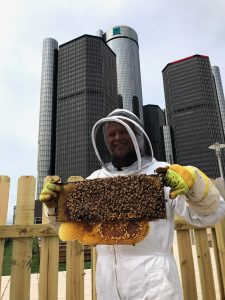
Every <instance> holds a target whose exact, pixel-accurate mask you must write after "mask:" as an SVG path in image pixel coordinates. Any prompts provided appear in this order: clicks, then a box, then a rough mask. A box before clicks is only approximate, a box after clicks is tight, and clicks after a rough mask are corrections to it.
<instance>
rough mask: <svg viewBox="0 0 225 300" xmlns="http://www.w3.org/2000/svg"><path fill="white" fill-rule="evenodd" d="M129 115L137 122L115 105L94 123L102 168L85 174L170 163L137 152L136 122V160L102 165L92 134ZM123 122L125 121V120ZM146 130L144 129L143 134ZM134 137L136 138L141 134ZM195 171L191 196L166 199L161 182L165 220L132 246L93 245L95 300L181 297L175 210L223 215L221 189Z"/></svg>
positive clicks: (192, 215)
mask: <svg viewBox="0 0 225 300" xmlns="http://www.w3.org/2000/svg"><path fill="white" fill-rule="evenodd" d="M121 113H122V114H121ZM121 115H122V117H121ZM127 118H128V119H129V118H131V119H132V123H133V124H135V122H134V120H135V118H136V116H134V115H133V114H132V113H130V112H128V111H126V110H116V111H115V112H114V113H113V114H112V115H111V116H109V117H108V118H105V119H102V120H100V121H99V122H97V123H96V124H95V126H94V127H93V131H92V141H93V145H94V148H95V151H96V155H97V157H98V158H99V160H100V162H101V164H102V165H103V167H102V169H100V170H97V171H95V172H94V173H92V174H91V176H89V177H88V179H94V178H104V177H109V176H118V175H128V174H131V173H140V174H148V175H150V174H153V173H155V170H156V169H157V168H158V167H165V166H167V165H168V164H167V163H165V162H158V161H156V160H155V159H154V158H153V155H152V157H151V158H150V157H141V154H140V151H139V149H138V147H137V145H139V148H141V147H140V141H137V140H135V141H134V139H135V138H136V136H134V135H137V132H138V131H139V133H140V131H142V129H140V123H139V124H138V122H137V124H136V126H137V130H135V131H136V132H135V133H134V134H133V135H132V134H130V135H131V137H132V140H133V142H134V146H135V151H136V154H137V158H138V161H137V162H135V163H134V164H132V165H131V166H129V167H127V168H123V169H122V171H117V170H116V169H115V168H114V167H113V165H112V164H111V163H109V164H107V165H104V164H103V162H102V161H101V158H100V157H99V154H98V150H97V148H96V145H95V136H96V131H97V130H98V126H99V124H100V123H101V124H102V123H104V122H107V121H118V122H119V123H124V122H123V121H124V120H127ZM137 120H138V119H137ZM125 124H126V125H127V123H125ZM126 125H124V126H126ZM127 126H128V125H127ZM130 130H131V129H130ZM128 132H129V130H128ZM129 133H130V132H129ZM144 134H145V133H143V134H142V137H143V136H144ZM138 136H139V137H140V135H139V134H138ZM137 151H139V153H137ZM142 156H143V155H142ZM195 172H196V174H198V176H197V180H196V183H195V186H194V188H193V190H192V191H190V198H187V197H186V196H179V197H177V198H176V199H174V200H171V199H170V198H169V188H167V187H165V189H164V191H165V201H166V210H167V219H165V220H158V221H155V222H150V231H149V233H148V235H147V236H146V238H145V239H144V240H143V241H141V242H139V243H137V244H136V245H135V246H132V245H114V246H108V245H99V246H97V254H98V259H97V268H96V290H97V299H98V300H181V299H182V291H181V285H180V280H179V276H178V272H177V266H176V262H175V259H174V257H173V254H172V245H173V237H174V214H177V215H179V216H181V217H183V218H184V219H186V220H187V221H188V222H189V223H191V224H194V225H197V226H205V225H209V224H214V223H216V222H217V221H218V220H219V219H220V218H222V217H223V216H224V215H225V203H224V201H223V199H222V198H221V197H220V195H219V192H218V191H217V190H216V189H215V187H214V186H213V185H212V184H211V183H210V184H207V189H206V188H205V185H206V183H205V181H204V179H203V178H202V175H201V174H199V173H198V170H197V169H196V170H195ZM196 187H197V188H196ZM188 201H189V202H188ZM193 203H194V204H193ZM201 212H203V213H201Z"/></svg>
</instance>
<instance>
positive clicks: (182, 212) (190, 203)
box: [172, 168, 225, 226]
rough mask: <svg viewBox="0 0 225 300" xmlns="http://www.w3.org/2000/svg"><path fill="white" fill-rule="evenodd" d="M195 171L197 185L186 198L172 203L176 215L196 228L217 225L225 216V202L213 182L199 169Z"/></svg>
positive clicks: (177, 199)
mask: <svg viewBox="0 0 225 300" xmlns="http://www.w3.org/2000/svg"><path fill="white" fill-rule="evenodd" d="M193 169H194V170H195V174H196V181H195V184H194V186H193V188H192V189H191V190H190V191H189V192H188V193H187V194H186V195H185V196H184V195H182V196H178V197H177V198H176V199H174V200H173V201H172V205H173V206H174V209H175V213H176V214H177V215H178V216H181V217H182V218H184V219H185V220H186V221H187V222H188V223H191V224H193V225H196V226H207V225H212V224H215V223H216V222H218V221H219V220H220V219H221V218H222V217H223V216H225V201H224V199H223V198H222V197H221V196H220V193H219V191H218V190H217V188H216V186H215V185H214V184H213V182H212V181H211V180H210V179H209V178H208V177H207V176H206V175H205V174H204V173H203V172H201V171H200V170H199V169H197V168H193Z"/></svg>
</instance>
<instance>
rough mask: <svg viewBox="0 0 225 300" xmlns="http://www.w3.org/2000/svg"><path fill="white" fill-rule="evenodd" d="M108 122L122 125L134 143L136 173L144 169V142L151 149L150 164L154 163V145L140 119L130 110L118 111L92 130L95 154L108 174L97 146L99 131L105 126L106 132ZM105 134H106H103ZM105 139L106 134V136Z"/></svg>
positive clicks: (96, 124)
mask: <svg viewBox="0 0 225 300" xmlns="http://www.w3.org/2000/svg"><path fill="white" fill-rule="evenodd" d="M126 121H128V122H130V123H132V124H133V125H134V128H135V129H134V130H133V129H132V128H131V127H130V126H129V124H127V123H126ZM108 122H117V123H120V124H122V125H123V126H124V127H125V128H126V129H127V131H128V133H129V135H130V137H131V139H132V142H133V144H134V149H135V152H136V155H137V170H135V172H139V171H140V170H141V169H142V168H143V165H142V157H143V156H145V146H144V141H145V140H146V141H147V145H148V147H149V149H150V152H151V157H149V160H148V164H149V163H151V162H152V161H153V150H152V145H151V142H150V140H149V138H148V136H147V134H146V132H145V131H144V128H143V124H142V123H141V121H140V120H139V119H138V117H137V116H136V115H135V114H133V113H132V112H130V111H129V110H126V109H116V110H114V111H113V112H111V113H110V114H109V115H108V116H107V117H106V118H102V119H100V120H99V121H98V122H96V123H95V125H94V126H93V128H92V133H91V137H92V144H93V147H94V150H95V154H96V156H97V158H98V160H99V162H100V164H101V165H102V167H103V168H104V169H106V170H107V171H108V172H110V171H109V169H108V168H107V164H104V163H103V161H102V158H101V157H100V154H99V151H98V149H97V146H96V136H97V132H98V129H99V127H100V126H101V125H103V131H104V125H105V124H106V123H108ZM103 134H104V132H103ZM104 137H105V134H104ZM105 142H106V146H107V141H106V138H105Z"/></svg>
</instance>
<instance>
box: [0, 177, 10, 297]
mask: <svg viewBox="0 0 225 300" xmlns="http://www.w3.org/2000/svg"><path fill="white" fill-rule="evenodd" d="M9 185H10V178H9V177H8V176H0V199H1V200H0V225H3V224H5V223H6V220H7V212H8V199H9ZM4 245H5V239H1V240H0V291H1V279H2V265H3V254H4Z"/></svg>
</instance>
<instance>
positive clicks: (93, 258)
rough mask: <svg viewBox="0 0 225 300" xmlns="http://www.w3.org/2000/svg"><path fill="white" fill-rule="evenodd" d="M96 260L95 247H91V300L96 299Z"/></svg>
mask: <svg viewBox="0 0 225 300" xmlns="http://www.w3.org/2000/svg"><path fill="white" fill-rule="evenodd" d="M96 262H97V252H96V247H94V246H92V247H91V278H92V281H91V291H92V300H97V295H96V280H95V272H96Z"/></svg>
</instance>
